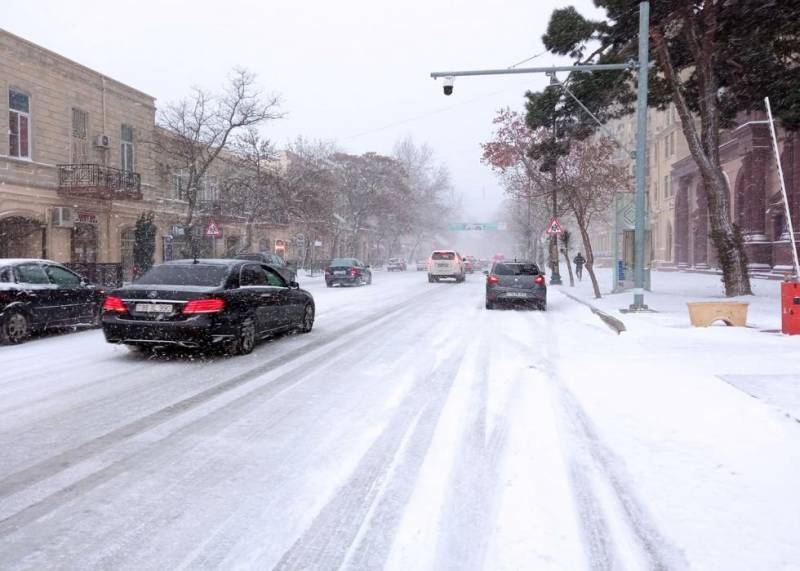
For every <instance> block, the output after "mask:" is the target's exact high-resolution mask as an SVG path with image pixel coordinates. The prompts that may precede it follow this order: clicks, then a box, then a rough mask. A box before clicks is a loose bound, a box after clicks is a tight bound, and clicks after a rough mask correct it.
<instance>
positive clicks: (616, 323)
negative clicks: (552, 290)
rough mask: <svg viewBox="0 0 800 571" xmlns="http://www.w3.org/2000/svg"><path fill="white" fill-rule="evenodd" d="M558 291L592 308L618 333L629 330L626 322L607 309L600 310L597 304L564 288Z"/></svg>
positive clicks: (593, 311)
mask: <svg viewBox="0 0 800 571" xmlns="http://www.w3.org/2000/svg"><path fill="white" fill-rule="evenodd" d="M558 291H559V293H561V294H562V295H565V296H567V297H568V298H570V299H571V300H573V301H577V302H578V303H580V304H581V305H585V306H586V307H588V308H589V309H591V310H592V313H594V314H595V315H596V316H597V317H599V318H600V319H601V320H602V321H603V323H605V324H606V325H608V326H609V327H610V328H611V329H613V330H614V331H615V332H616V333H617V335H619V334H620V333H622V332H623V331H627V330H626V329H625V324H624V323H623V322H622V321H620V320H619V319H617V318H616V317H614V316H612V315H609V314H608V313H606V312H605V311H602V310H600V309H597V308H596V307H595V306H593V305H592V304H591V303H589V302H588V301H585V300H583V299H581V298H579V297H577V296H574V295H572V294H569V293H567V292H565V291H562V290H558Z"/></svg>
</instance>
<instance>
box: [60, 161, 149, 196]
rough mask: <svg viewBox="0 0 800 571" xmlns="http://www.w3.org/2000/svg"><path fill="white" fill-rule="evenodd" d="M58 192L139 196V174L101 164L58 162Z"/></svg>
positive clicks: (140, 191) (140, 190)
mask: <svg viewBox="0 0 800 571" xmlns="http://www.w3.org/2000/svg"><path fill="white" fill-rule="evenodd" d="M58 192H59V194H62V195H64V196H71V197H87V198H101V199H115V200H120V199H128V200H141V199H142V177H141V176H140V175H139V173H137V172H132V171H124V170H120V169H116V168H114V167H107V166H104V165H97V164H71V165H58Z"/></svg>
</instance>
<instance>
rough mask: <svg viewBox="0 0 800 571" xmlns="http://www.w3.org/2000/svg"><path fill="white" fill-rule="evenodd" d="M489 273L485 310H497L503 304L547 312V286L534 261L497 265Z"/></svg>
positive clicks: (507, 261) (506, 262) (515, 261)
mask: <svg viewBox="0 0 800 571" xmlns="http://www.w3.org/2000/svg"><path fill="white" fill-rule="evenodd" d="M486 274H487V275H486V309H494V308H495V306H496V305H497V304H500V303H506V304H515V305H521V304H524V305H533V306H535V307H538V308H539V309H541V310H542V311H545V310H546V309H547V285H545V280H544V275H543V274H542V272H541V271H540V270H539V266H537V265H536V264H534V263H533V262H526V261H518V260H514V261H510V260H504V261H500V262H495V263H494V265H493V266H492V269H491V270H490V271H488V272H486Z"/></svg>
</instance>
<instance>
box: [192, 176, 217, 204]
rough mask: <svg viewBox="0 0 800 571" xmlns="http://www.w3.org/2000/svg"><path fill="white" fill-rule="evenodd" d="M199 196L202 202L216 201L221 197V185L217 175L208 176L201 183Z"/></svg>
mask: <svg viewBox="0 0 800 571" xmlns="http://www.w3.org/2000/svg"><path fill="white" fill-rule="evenodd" d="M198 194H199V196H198V197H197V198H198V200H199V201H200V202H214V201H215V200H218V199H219V185H218V181H217V177H215V176H207V177H205V178H204V179H203V181H202V184H200V192H199V193H198Z"/></svg>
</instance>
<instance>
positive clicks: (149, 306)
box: [136, 303, 172, 313]
mask: <svg viewBox="0 0 800 571" xmlns="http://www.w3.org/2000/svg"><path fill="white" fill-rule="evenodd" d="M136 311H138V312H141V313H172V304H169V303H137V304H136Z"/></svg>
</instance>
